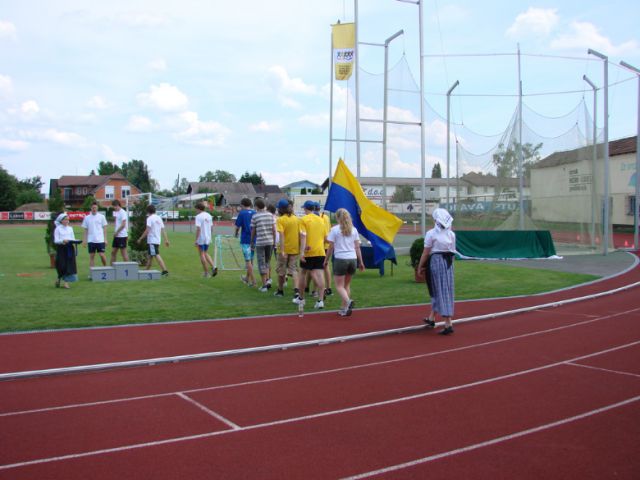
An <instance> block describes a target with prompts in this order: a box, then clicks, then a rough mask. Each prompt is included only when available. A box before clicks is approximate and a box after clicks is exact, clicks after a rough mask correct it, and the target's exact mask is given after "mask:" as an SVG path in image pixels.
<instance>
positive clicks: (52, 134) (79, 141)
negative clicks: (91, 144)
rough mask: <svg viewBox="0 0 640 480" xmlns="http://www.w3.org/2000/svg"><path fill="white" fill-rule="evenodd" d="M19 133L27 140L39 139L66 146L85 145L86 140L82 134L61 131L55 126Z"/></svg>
mask: <svg viewBox="0 0 640 480" xmlns="http://www.w3.org/2000/svg"><path fill="white" fill-rule="evenodd" d="M20 133H21V135H22V136H23V137H24V138H26V139H28V140H40V141H45V142H51V143H56V144H58V145H64V146H67V147H84V146H86V145H87V141H86V140H85V138H84V137H82V135H79V134H77V133H74V132H63V131H60V130H57V129H55V128H47V129H45V130H27V131H22V132H20Z"/></svg>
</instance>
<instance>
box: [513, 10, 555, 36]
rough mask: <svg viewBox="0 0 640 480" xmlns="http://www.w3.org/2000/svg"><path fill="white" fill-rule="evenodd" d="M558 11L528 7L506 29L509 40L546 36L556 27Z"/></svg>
mask: <svg viewBox="0 0 640 480" xmlns="http://www.w3.org/2000/svg"><path fill="white" fill-rule="evenodd" d="M557 12H558V10H557V9H555V8H546V9H545V8H535V7H529V9H528V10H527V11H526V12H525V13H521V14H520V15H518V16H517V17H516V19H515V21H514V22H513V24H512V25H511V26H510V27H509V28H508V29H507V32H506V36H507V37H509V38H513V39H515V38H521V37H527V36H547V35H549V34H550V33H551V32H552V31H553V29H554V28H555V27H556V26H557V25H558V22H559V17H558V13H557Z"/></svg>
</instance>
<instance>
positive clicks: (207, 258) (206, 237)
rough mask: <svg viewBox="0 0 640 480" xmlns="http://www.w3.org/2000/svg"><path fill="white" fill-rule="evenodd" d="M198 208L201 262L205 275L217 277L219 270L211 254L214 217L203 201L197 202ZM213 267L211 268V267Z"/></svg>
mask: <svg viewBox="0 0 640 480" xmlns="http://www.w3.org/2000/svg"><path fill="white" fill-rule="evenodd" d="M196 210H198V211H199V212H200V213H198V215H196V219H195V223H196V248H197V249H198V254H199V255H200V263H202V268H203V270H204V273H203V275H202V276H203V277H205V278H207V277H208V276H209V275H211V276H212V277H215V276H216V274H217V273H218V270H217V269H216V268H215V267H214V265H213V260H212V259H211V255H209V245H210V244H211V230H212V229H213V218H212V217H211V215H210V214H209V213H207V212H205V211H204V210H205V207H204V203H203V202H198V203H196ZM209 267H211V268H209Z"/></svg>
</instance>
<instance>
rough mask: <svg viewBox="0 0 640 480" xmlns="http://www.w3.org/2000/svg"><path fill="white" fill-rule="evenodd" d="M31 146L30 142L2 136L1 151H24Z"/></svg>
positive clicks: (0, 141) (0, 140) (0, 139)
mask: <svg viewBox="0 0 640 480" xmlns="http://www.w3.org/2000/svg"><path fill="white" fill-rule="evenodd" d="M27 148H29V144H28V143H27V142H24V141H22V140H7V139H2V138H0V151H4V152H12V153H16V152H22V151H24V150H26V149H27Z"/></svg>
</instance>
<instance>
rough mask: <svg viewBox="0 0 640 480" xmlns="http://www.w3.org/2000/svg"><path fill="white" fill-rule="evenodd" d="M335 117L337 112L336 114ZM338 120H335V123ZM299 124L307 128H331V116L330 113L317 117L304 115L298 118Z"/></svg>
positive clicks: (317, 115)
mask: <svg viewBox="0 0 640 480" xmlns="http://www.w3.org/2000/svg"><path fill="white" fill-rule="evenodd" d="M334 116H335V112H334ZM335 121H336V119H335V118H334V122H335ZM298 122H299V123H300V125H303V126H305V127H313V128H323V127H326V128H329V114H328V113H318V114H316V115H311V114H307V115H302V116H300V117H298Z"/></svg>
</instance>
